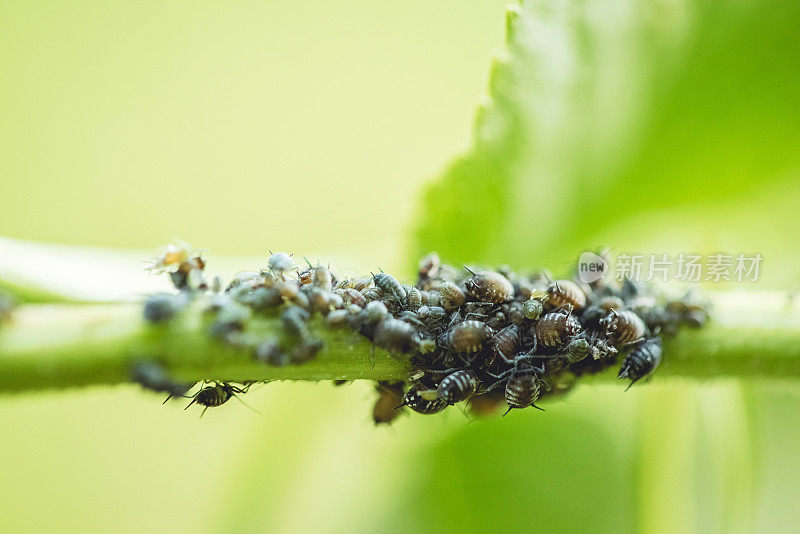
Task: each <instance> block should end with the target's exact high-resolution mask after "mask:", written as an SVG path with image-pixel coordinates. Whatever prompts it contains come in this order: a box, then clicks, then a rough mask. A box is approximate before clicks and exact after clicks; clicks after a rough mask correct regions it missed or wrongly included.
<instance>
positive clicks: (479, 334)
mask: <svg viewBox="0 0 800 534" xmlns="http://www.w3.org/2000/svg"><path fill="white" fill-rule="evenodd" d="M491 335H492V329H491V328H489V327H488V326H486V325H485V324H483V323H482V322H480V321H464V322H462V323H459V324H457V325H455V326H454V327H453V328H451V329H450V331H449V332H447V334H446V337H447V341H448V343H449V345H450V346H451V347H453V349H454V350H455V351H456V352H466V353H471V352H478V351H479V350H481V348H482V347H483V343H484V342H485V341H486V340H487V339H488V338H489V337H490V336H491Z"/></svg>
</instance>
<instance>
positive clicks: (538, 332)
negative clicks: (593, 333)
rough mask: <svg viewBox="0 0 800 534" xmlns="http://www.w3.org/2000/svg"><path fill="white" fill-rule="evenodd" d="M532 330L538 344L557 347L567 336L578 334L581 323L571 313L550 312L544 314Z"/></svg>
mask: <svg viewBox="0 0 800 534" xmlns="http://www.w3.org/2000/svg"><path fill="white" fill-rule="evenodd" d="M532 330H533V334H534V335H535V336H536V340H537V342H538V343H539V344H540V345H542V346H544V347H547V348H557V347H560V346H561V345H563V344H564V342H565V341H566V339H567V338H568V337H569V336H573V335H576V334H579V333H580V331H581V324H580V323H579V322H578V321H577V320H576V319H575V318H574V317H573V316H572V315H571V314H567V313H561V312H552V313H548V314H547V315H544V316H543V317H542V318H541V319H540V320H539V322H538V323H536V325H535V326H534V327H533V329H532Z"/></svg>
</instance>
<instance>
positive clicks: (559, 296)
mask: <svg viewBox="0 0 800 534" xmlns="http://www.w3.org/2000/svg"><path fill="white" fill-rule="evenodd" d="M547 296H548V299H549V302H550V305H551V306H553V307H555V308H559V307H562V306H567V305H569V306H572V308H573V309H575V310H582V309H583V308H584V307H585V306H586V294H585V293H584V292H583V290H582V289H581V288H580V287H579V286H578V284H576V283H575V282H573V281H571V280H556V281H555V282H553V283H552V284H550V286H549V287H548V288H547Z"/></svg>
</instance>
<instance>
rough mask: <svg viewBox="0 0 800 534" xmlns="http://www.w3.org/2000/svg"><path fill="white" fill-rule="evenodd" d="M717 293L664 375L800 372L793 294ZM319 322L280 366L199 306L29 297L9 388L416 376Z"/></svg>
mask: <svg viewBox="0 0 800 534" xmlns="http://www.w3.org/2000/svg"><path fill="white" fill-rule="evenodd" d="M713 300H714V302H715V310H714V312H713V314H712V318H713V320H712V321H711V322H710V323H709V324H708V325H707V326H706V327H704V328H701V329H697V330H689V329H683V330H682V331H681V333H680V334H679V335H678V336H676V337H675V338H673V339H669V340H667V342H666V344H665V349H664V350H665V356H664V364H663V366H662V368H661V369H660V370H659V376H665V375H671V376H684V377H693V378H712V377H781V378H800V309H798V307H797V306H794V307H791V308H789V307H787V299H786V297H785V295H783V294H780V293H777V292H774V293H764V292H758V293H756V292H750V293H728V294H719V295H717V296H715V297H713ZM248 329H249V330H250V331H251V332H254V333H256V334H258V335H259V336H262V335H263V336H264V337H266V336H270V335H280V334H281V330H282V329H281V323H280V320H279V319H277V318H275V317H262V316H255V317H253V318H252V320H251V321H250V322H249V323H248ZM311 329H312V332H313V335H314V336H315V337H318V338H320V339H322V340H323V341H324V342H325V348H324V349H323V350H322V351H321V352H320V354H319V355H318V357H317V358H316V359H315V360H313V361H311V362H308V363H306V364H304V365H299V366H287V367H270V366H267V365H264V364H261V363H259V362H256V361H255V360H254V359H253V358H252V354H251V352H250V351H248V350H244V349H237V348H233V347H229V346H227V345H225V344H223V343H221V342H219V341H216V340H214V339H212V338H210V337H209V336H208V335H207V324H206V322H204V319H203V317H202V312H201V311H200V310H199V309H196V308H191V307H190V308H189V309H187V310H185V311H184V312H183V313H182V314H180V315H179V316H178V317H177V318H176V319H174V320H172V321H170V322H169V323H167V324H165V325H151V324H147V323H146V322H145V321H144V320H143V319H142V307H141V305H140V304H132V303H129V304H92V305H77V306H76V305H66V304H48V305H42V304H36V305H34V304H31V305H25V306H22V307H20V308H18V309H17V310H16V311H15V314H14V316H13V319H12V320H11V321H10V322H8V323H4V324H2V325H1V326H0V392H14V391H30V390H41V389H54V388H69V387H77V386H87V385H92V384H117V383H123V382H129V381H130V369H131V365H132V363H133V362H135V361H138V360H156V361H159V362H161V363H163V364H164V366H165V367H166V368H167V369H168V370H169V371H170V373H171V374H172V375H173V376H174V378H175V379H176V380H181V381H199V380H202V379H217V380H228V381H237V382H242V381H250V380H332V379H347V380H356V379H370V380H402V379H405V378H407V375H408V365H407V363H406V360H405V358H402V357H401V358H394V357H392V356H390V355H389V354H388V353H387V352H385V351H383V350H381V349H377V348H374V347H373V345H372V344H371V343H370V342H369V341H367V340H366V339H364V338H362V337H361V336H358V335H357V334H355V333H353V332H350V331H349V330H330V329H328V328H326V327H325V325H324V324H323V323H322V321H320V320H314V321H312V322H311ZM613 376H614V375H613V373H603V374H601V375H599V379H606V378H613Z"/></svg>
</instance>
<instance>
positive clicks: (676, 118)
mask: <svg viewBox="0 0 800 534" xmlns="http://www.w3.org/2000/svg"><path fill="white" fill-rule="evenodd" d="M797 20H800V3H797V2H788V3H787V2H777V1H745V2H737V3H725V2H699V1H697V2H677V1H667V0H662V1H657V2H648V3H644V4H642V3H639V2H632V1H629V0H617V1H612V2H598V1H589V2H581V3H578V2H567V3H560V2H532V1H531V2H523V3H522V4H521V6H519V7H513V8H511V9H510V10H509V12H508V18H507V51H506V52H505V53H504V54H503V55H502V56H501V57H499V58H498V59H497V60H496V61H495V62H494V63H493V65H492V68H491V71H490V82H489V88H488V99H487V102H486V103H485V104H484V105H482V106H481V107H480V108H479V110H478V112H477V117H476V121H475V130H474V142H473V146H472V148H471V149H470V150H469V151H468V152H467V153H466V154H464V155H463V156H461V157H459V158H457V159H456V160H455V161H454V162H453V163H452V164H451V165H450V166H449V167H448V168H447V169H446V170H445V172H444V173H443V175H442V176H441V177H440V178H439V179H437V180H436V181H435V182H434V183H433V184H431V185H430V186H429V187H428V189H427V190H426V191H425V193H424V199H423V204H422V205H423V208H422V210H421V211H420V213H419V214H418V218H417V220H418V224H417V227H416V241H415V246H416V249H415V253H417V254H415V255H418V254H419V253H423V252H427V251H429V250H438V251H439V252H440V254H442V255H443V257H445V258H447V259H448V260H449V261H451V262H457V263H460V262H468V261H485V262H489V263H496V262H497V261H498V258H502V260H501V261H504V262H508V263H510V264H512V265H515V264H516V265H527V266H530V265H551V266H558V265H561V264H562V262H566V261H569V260H572V259H574V257H575V256H576V255H577V253H579V252H580V251H581V250H582V249H584V248H588V247H594V246H597V245H605V244H610V245H612V246H615V247H625V246H631V245H634V244H635V245H637V246H641V245H642V243H644V244H649V245H656V244H657V245H660V246H663V244H666V243H669V239H668V235H669V234H670V233H671V232H675V231H676V230H677V231H681V232H683V233H684V235H685V237H686V238H687V239H684V241H683V243H684V246H690V247H691V246H694V247H700V248H702V249H703V250H707V251H713V250H714V249H715V248H717V247H722V246H728V247H740V249H739V250H733V252H738V251H740V250H744V249H745V247H751V250H754V247H762V246H766V247H767V248H769V247H772V248H774V249H775V250H779V245H780V246H783V244H784V239H783V238H784V237H785V236H790V235H796V234H797V232H798V231H800V223H798V220H797V218H796V217H794V216H793V215H792V213H793V211H794V210H793V209H790V207H789V205H788V204H787V202H788V199H790V198H797V196H796V195H797V194H798V193H800V190H798V186H797V180H796V173H797V170H798V169H800V150H798V149H797V147H798V146H800V143H799V142H800V121H798V119H797V117H798V111H800V91H798V90H797V87H799V86H800V37H799V36H798V34H797V32H796V21H797ZM793 178H794V180H792V179H793ZM778 189H780V194H775V195H773V196H769V194H770V191H774V192H776V193H777V192H778V191H777V190H778ZM765 195H766V196H765ZM792 195H794V196H792ZM753 202H755V203H756V204H758V205H759V207H758V209H757V210H754V209H751V208H750V206H751V203H753ZM773 204H778V205H779V206H778V209H777V211H778V212H779V215H780V220H781V222H780V227H779V228H772V229H771V230H766V233H767V235H766V238H767V239H766V243H765V240H764V236H763V235H762V233H761V232H759V233H757V234H756V233H754V234H753V235H749V236H746V237H740V235H739V233H738V232H739V231H745V232H746V231H747V230H748V229H749V228H751V227H752V223H753V220H754V219H763V213H764V211H763V208H764V207H765V206H771V205H773ZM681 210H683V211H681ZM748 210H749V211H748ZM720 211H721V212H722V213H720ZM742 213H747V214H752V217H749V218H748V217H739V216H738V215H740V214H742ZM650 214H657V215H659V217H658V219H657V223H658V224H652V225H649V226H647V228H646V231H645V227H644V226H642V225H640V224H639V220H641V219H644V218H647V217H648V216H649V215H650ZM720 217H723V218H725V219H727V220H726V225H725V226H726V227H725V228H721V227H720V224H719V220H720ZM774 222H775V221H774V220H773V223H774ZM699 229H702V231H701V230H699ZM687 240H688V243H687ZM691 250H692V249H689V250H688V251H691ZM770 250H772V249H770ZM653 251H654V252H655V251H661V250H660V249H655V250H653ZM664 251H665V252H666V250H664ZM643 252H649V250H648V251H643ZM785 263H787V264H788V263H789V262H785ZM793 263H796V262H793ZM791 269H793V270H792V271H791V273H794V274H787V275H786V276H793V275H795V274H797V273H800V271H798V270H797V267H794V266H791Z"/></svg>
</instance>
